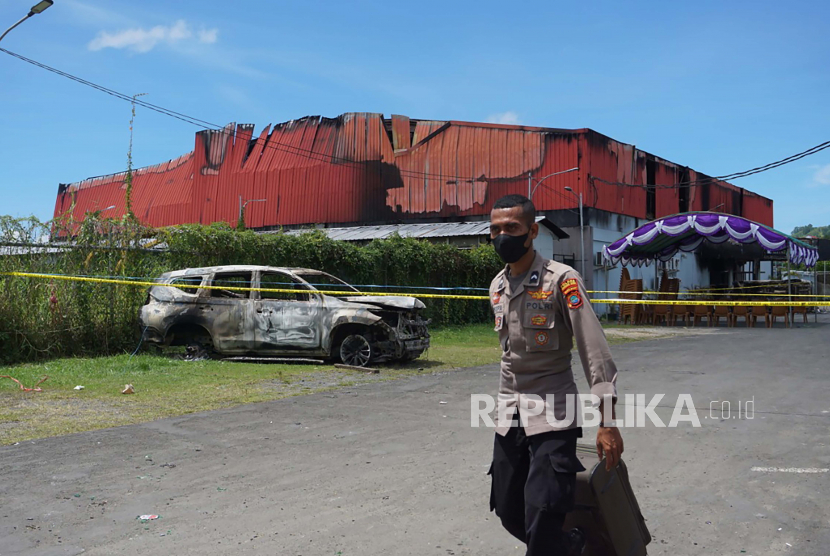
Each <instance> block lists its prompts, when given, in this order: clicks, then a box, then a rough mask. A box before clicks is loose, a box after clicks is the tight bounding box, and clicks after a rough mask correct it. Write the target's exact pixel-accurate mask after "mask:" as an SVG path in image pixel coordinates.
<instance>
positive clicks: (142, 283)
mask: <svg viewBox="0 0 830 556" xmlns="http://www.w3.org/2000/svg"><path fill="white" fill-rule="evenodd" d="M0 276H18V277H22V278H43V279H47V280H64V281H70V282H93V283H98V284H117V285H123V286H144V287H153V286H157V287H162V288H165V287H166V288H177V289H180V290H183V289H193V290H225V291H236V292H267V293H304V292H303V291H302V290H297V289H291V288H245V287H241V286H202V285H193V286H191V285H189V284H180V283H176V284H162V283H159V282H149V281H146V280H119V279H116V278H91V277H87V276H63V275H60V274H38V273H36V272H0ZM308 292H309V293H322V294H327V295H344V296H359V295H367V296H372V297H376V296H383V297H400V296H406V297H423V298H427V299H469V300H475V301H480V300H484V299H490V298H489V297H488V296H486V295H453V294H439V293H419V294H416V295H412V294H409V293H389V292H358V291H336V290H308Z"/></svg>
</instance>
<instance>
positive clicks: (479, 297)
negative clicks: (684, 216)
mask: <svg viewBox="0 0 830 556" xmlns="http://www.w3.org/2000/svg"><path fill="white" fill-rule="evenodd" d="M0 276H17V277H20V278H40V279H46V280H63V281H69V282H92V283H98V284H116V285H124V286H143V287H154V286H156V287H169V288H177V289H195V290H198V289H205V290H225V291H240V292H252V291H257V292H267V293H294V294H296V293H298V292H300V290H296V289H290V288H246V287H241V286H202V285H188V284H179V283H177V284H162V283H159V282H150V281H146V280H119V279H117V278H91V277H88V276H64V275H59V274H41V273H37V272H0ZM309 292H310V293H321V294H326V295H342V296H361V295H364V296H372V297H401V296H404V297H419V298H424V299H466V300H471V301H484V300H488V301H489V299H490V297H489V296H487V295H456V294H442V293H417V294H411V293H390V292H357V291H336V290H313V291H312V290H310V291H309ZM589 293H627V294H630V293H632V292H612V291H609V292H601V291H600V292H589ZM655 293H665V292H655ZM778 297H783V296H778ZM590 301H591V303H605V304H612V305H617V304H628V305H689V306H694V305H708V306H726V307H735V306H741V307H773V306H786V307H830V301H717V300H708V299H707V300H677V301H671V300H667V299H621V298H615V299H591V300H590Z"/></svg>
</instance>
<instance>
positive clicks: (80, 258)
mask: <svg viewBox="0 0 830 556" xmlns="http://www.w3.org/2000/svg"><path fill="white" fill-rule="evenodd" d="M70 235H71V236H72V238H73V239H72V241H71V242H66V241H65V238H66V237H67V236H70ZM43 237H51V238H53V239H52V240H50V241H41V238H43ZM55 238H57V239H55ZM60 238H64V240H61V239H60ZM0 244H1V245H0V249H2V251H0V253H2V255H0V272H32V273H42V274H54V275H56V276H60V275H62V276H88V277H112V278H120V279H125V278H127V279H133V278H135V279H152V278H154V277H156V276H158V275H159V274H161V273H162V272H166V271H168V270H174V269H179V268H188V267H200V266H213V265H227V264H257V265H270V266H294V267H306V268H315V269H319V270H323V271H326V272H329V273H331V274H334V275H335V276H338V277H340V278H342V279H343V280H345V281H347V282H350V283H352V284H359V285H365V284H368V285H378V286H400V287H401V288H400V289H401V291H403V292H407V293H411V294H412V295H415V296H417V295H418V293H419V292H420V293H429V292H430V290H423V289H417V288H415V289H410V288H404V286H409V287H413V286H419V287H424V286H429V287H435V286H439V287H459V286H465V287H473V288H482V287H487V285H488V284H489V283H490V280H491V279H492V277H493V275H494V274H495V273H496V272H498V270H499V269H500V268H501V267H502V264H501V262H500V261H499V259H498V257H497V256H496V254H495V252H494V251H493V249H492V248H491V247H490V246H481V247H477V248H474V249H470V250H459V249H457V248H455V247H453V246H450V245H446V244H435V243H431V242H428V241H424V240H417V239H411V238H401V237H393V238H390V239H385V240H376V241H372V242H370V243H369V244H367V245H365V246H358V245H355V244H352V243H346V242H342V241H334V240H331V239H329V238H328V237H327V236H326V235H325V234H324V233H322V232H320V231H310V232H308V233H305V234H302V235H299V236H293V235H286V234H283V233H273V234H256V233H254V232H252V231H250V230H237V229H236V228H232V227H230V226H228V225H226V224H212V225H209V226H201V225H184V226H177V227H172V228H165V229H149V228H145V227H143V226H141V225H139V224H136V223H135V222H134V221H132V220H129V219H125V220H124V221H114V220H107V219H102V218H100V213H91V214H89V215H88V217H87V218H86V219H85V220H84V221H83V222H72V221H61V220H56V221H52V222H49V223H45V224H44V223H41V222H38V221H37V220H36V219H34V218H29V219H13V218H10V217H0ZM152 246H160V247H164V248H163V249H155V250H153V249H150V248H149V247H152ZM361 289H363V290H365V291H373V288H361ZM146 290H147V288H146V287H139V286H128V285H117V284H107V283H97V282H79V281H67V280H61V279H59V278H57V277H56V278H55V279H42V278H26V277H10V276H0V362H5V363H12V362H19V361H28V360H35V359H46V358H52V357H64V356H73V355H109V354H115V353H123V352H125V351H132V350H133V349H135V347H136V345H137V343H138V340H139V338H140V330H139V328H138V321H137V318H138V310H139V307H140V306H141V305H142V304H143V303H144V301H145V299H146V295H147V293H146ZM377 291H393V290H392V289H390V288H377ZM432 293H434V292H432ZM459 293H463V294H472V293H477V294H481V293H482V292H476V291H460V292H459ZM423 301H424V303H425V304H426V305H427V310H426V316H427V317H429V318H431V319H432V321H433V324H435V325H446V324H465V323H472V322H485V321H487V320H489V319H490V318H491V317H490V309H489V306H488V304H487V303H486V302H484V301H468V300H442V299H423Z"/></svg>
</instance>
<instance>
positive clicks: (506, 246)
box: [493, 232, 530, 264]
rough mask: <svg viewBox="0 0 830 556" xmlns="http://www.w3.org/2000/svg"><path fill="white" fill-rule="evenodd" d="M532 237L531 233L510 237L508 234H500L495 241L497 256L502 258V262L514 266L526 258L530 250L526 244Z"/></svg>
mask: <svg viewBox="0 0 830 556" xmlns="http://www.w3.org/2000/svg"><path fill="white" fill-rule="evenodd" d="M529 236H530V232H528V233H526V234H524V235H521V236H509V235H507V234H499V235H497V236H496V238H495V239H494V240H493V247H494V248H495V249H496V254H498V256H499V257H501V260H503V261H504V262H506V263H507V264H512V263H515V262H516V261H518V260H519V259H521V258H522V257H524V256H525V253H527V252H528V250H529V249H530V248H529V247H525V242H526V241H527V238H528V237H529Z"/></svg>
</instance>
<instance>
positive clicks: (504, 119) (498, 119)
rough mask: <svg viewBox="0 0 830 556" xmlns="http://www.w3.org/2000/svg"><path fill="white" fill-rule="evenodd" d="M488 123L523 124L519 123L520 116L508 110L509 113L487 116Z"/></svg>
mask: <svg viewBox="0 0 830 556" xmlns="http://www.w3.org/2000/svg"><path fill="white" fill-rule="evenodd" d="M487 123H490V124H506V125H520V124H521V122H520V121H519V115H518V114H516V113H515V112H513V111H512V110H508V111H507V112H501V113H500V114H491V115H490V116H487Z"/></svg>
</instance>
